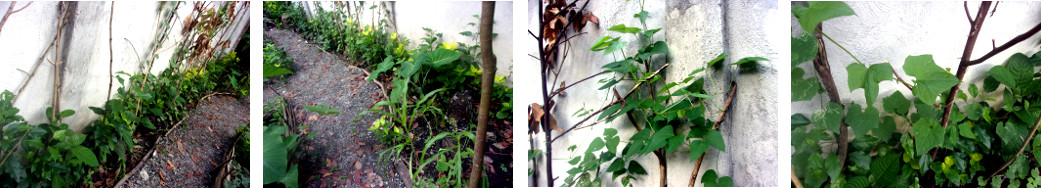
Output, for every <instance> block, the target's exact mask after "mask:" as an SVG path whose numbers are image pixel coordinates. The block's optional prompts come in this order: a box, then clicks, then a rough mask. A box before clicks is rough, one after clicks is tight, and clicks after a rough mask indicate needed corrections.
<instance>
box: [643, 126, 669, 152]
mask: <svg viewBox="0 0 1041 188" xmlns="http://www.w3.org/2000/svg"><path fill="white" fill-rule="evenodd" d="M672 129H673V128H672V125H666V126H665V127H662V128H661V129H658V131H655V132H654V135H651V142H650V143H648V144H647V147H645V148H643V153H650V152H652V151H654V150H657V149H660V148H662V147H665V145H666V144H668V143H667V141H668V139H669V138H672V136H675V135H676V134H675V133H674V132H673V130H672Z"/></svg>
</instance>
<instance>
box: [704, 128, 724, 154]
mask: <svg viewBox="0 0 1041 188" xmlns="http://www.w3.org/2000/svg"><path fill="white" fill-rule="evenodd" d="M705 142H707V143H708V145H709V146H712V147H714V148H716V149H719V151H726V150H727V146H726V144H725V143H724V142H723V134H720V133H719V131H716V130H712V131H709V132H708V134H705Z"/></svg>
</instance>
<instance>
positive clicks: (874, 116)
mask: <svg viewBox="0 0 1041 188" xmlns="http://www.w3.org/2000/svg"><path fill="white" fill-rule="evenodd" d="M878 120H879V118H878V109H875V107H872V106H868V107H867V109H865V110H864V111H861V110H860V105H859V104H857V103H852V104H850V105H849V108H847V111H846V124H848V125H849V126H850V127H851V128H853V133H854V135H856V136H857V137H858V138H860V137H864V135H865V134H867V132H868V131H870V130H871V129H874V128H875V127H878Z"/></svg>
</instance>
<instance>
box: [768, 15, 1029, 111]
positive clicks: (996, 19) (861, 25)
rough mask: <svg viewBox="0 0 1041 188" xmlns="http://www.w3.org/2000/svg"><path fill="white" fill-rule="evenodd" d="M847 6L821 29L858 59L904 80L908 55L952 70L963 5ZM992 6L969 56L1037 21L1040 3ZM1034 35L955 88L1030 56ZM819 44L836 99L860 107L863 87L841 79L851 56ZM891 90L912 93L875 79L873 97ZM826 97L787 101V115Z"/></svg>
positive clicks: (962, 29)
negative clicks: (928, 57)
mask: <svg viewBox="0 0 1041 188" xmlns="http://www.w3.org/2000/svg"><path fill="white" fill-rule="evenodd" d="M847 4H849V6H850V8H852V9H853V11H855V12H856V13H857V15H856V16H847V17H840V18H836V19H832V20H829V21H825V22H824V32H825V33H826V34H828V35H829V36H831V37H832V38H833V39H835V40H836V41H837V42H839V43H840V44H842V45H843V46H845V47H846V48H847V49H849V50H850V51H851V52H852V53H853V54H854V55H856V56H857V58H858V59H860V60H861V61H862V62H864V63H867V64H875V63H882V62H886V61H888V62H889V63H890V64H892V65H893V69H894V70H895V71H896V72H898V73H900V76H901V77H903V78H904V79H905V80H908V79H913V77H910V76H908V75H907V74H905V73H904V70H903V68H902V67H903V64H904V59H905V58H907V56H911V55H922V54H932V55H933V60H934V61H936V64H937V65H939V66H940V67H943V68H948V69H950V70H951V71H950V72H951V73H952V74H953V73H954V72H956V69H957V68H958V66H957V65H958V63H959V61H960V58H961V55H962V52H963V49H964V48H965V40H966V39H967V37H968V33H969V22H968V18H966V16H965V7H964V6H963V4H962V2H847ZM996 4H997V12H995V13H994V14H993V16H988V17H987V19H986V21H985V22H984V25H983V28H982V30H981V31H980V34H979V37H978V39H977V42H976V46H975V47H974V49H975V50H974V51H973V54H972V57H973V59H976V58H979V57H980V56H983V54H986V53H987V52H989V51H990V50H991V49H992V47H991V40H993V41H994V42H995V43H997V45H1001V44H1003V43H1005V42H1006V41H1009V39H1012V38H1013V37H1015V36H1017V35H1019V34H1021V33H1022V32H1025V31H1027V30H1029V29H1030V28H1031V27H1033V26H1034V25H1037V23H1038V22H1041V3H1038V2H1004V1H1003V2H1000V3H996ZM792 6H796V5H795V4H793V5H792ZM803 6H805V5H803ZM968 6H969V7H968V8H969V12H970V13H971V14H972V15H973V16H975V15H976V12H977V10H979V6H980V3H979V2H969V3H968ZM992 7H993V5H992ZM788 17H789V18H790V22H791V31H792V33H793V34H791V35H793V36H794V35H795V34H797V33H799V32H801V31H802V29H801V27H799V24H798V22H797V20H796V19H795V17H794V16H790V14H789V16H788ZM1039 39H1041V36H1036V35H1035V36H1033V37H1031V38H1029V39H1027V40H1026V41H1024V42H1022V43H1020V44H1018V45H1016V46H1014V47H1012V48H1009V49H1008V50H1005V51H1004V52H1002V53H999V54H997V55H995V56H994V57H992V58H990V59H988V60H987V61H985V62H983V63H982V64H979V65H975V66H972V67H969V68H968V70H967V72H966V74H965V78H964V81H965V82H963V83H962V86H961V88H963V90H964V89H966V88H968V85H967V84H977V87H982V82H983V79H984V78H985V77H986V76H987V74H986V72H987V70H990V68H991V67H993V66H994V65H1000V64H1004V63H1005V61H1006V60H1007V59H1008V57H1010V56H1012V54H1015V53H1018V52H1022V53H1025V54H1027V55H1028V56H1029V55H1033V54H1034V53H1035V52H1037V51H1038V50H1039V48H1038V41H1039ZM825 45H826V48H827V50H828V60H829V61H830V63H831V72H832V75H834V77H835V84H836V87H838V88H837V89H838V91H839V96H841V98H842V102H843V103H850V102H854V103H857V104H861V105H863V104H864V102H865V101H864V91H863V90H862V89H861V90H857V91H854V92H849V86H848V84H847V82H846V80H847V78H848V77H847V73H846V69H845V68H846V66H847V65H849V64H851V63H854V62H855V60H853V58H851V57H850V56H849V55H847V54H846V53H845V52H844V51H842V49H840V48H839V47H838V46H836V45H834V44H833V43H831V42H825ZM810 65H811V63H803V64H802V66H800V67H801V68H803V69H804V70H807V71H812V70H813V69H812V68H811V66H810ZM807 74H809V73H807ZM811 75H812V74H811ZM807 77H809V76H807ZM908 81H910V80H908ZM793 89H794V88H793ZM895 91H900V92H901V93H903V94H904V95H905V96H907V97H912V95H911V92H910V91H909V90H907V88H906V87H903V86H901V85H899V84H898V83H897V82H895V81H885V82H882V83H880V84H879V92H878V94H879V95H878V96H879V98H882V97H886V96H889V95H890V94H892V93H893V92H895ZM989 97H992V98H997V99H1000V98H1001V92H994V93H992V94H991V95H990V96H989ZM827 100H828V99H827V96H826V95H823V94H822V95H818V96H817V97H815V98H814V99H813V100H810V101H803V102H796V103H792V106H791V110H792V113H802V114H806V115H809V114H812V112H813V111H815V110H819V109H821V108H822V107H821V104H824V103H825V102H826V101H827ZM999 101H1000V100H999ZM959 104H960V103H959ZM992 105H997V103H992ZM875 106H876V107H877V108H881V103H877V105H875Z"/></svg>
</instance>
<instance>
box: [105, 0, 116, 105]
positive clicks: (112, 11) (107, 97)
mask: <svg viewBox="0 0 1041 188" xmlns="http://www.w3.org/2000/svg"><path fill="white" fill-rule="evenodd" d="M109 6H110V7H112V8H111V9H109V11H108V94H106V95H105V101H108V100H111V99H112V18H113V17H114V16H115V15H116V2H115V1H113V2H112V4H110V5H109Z"/></svg>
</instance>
